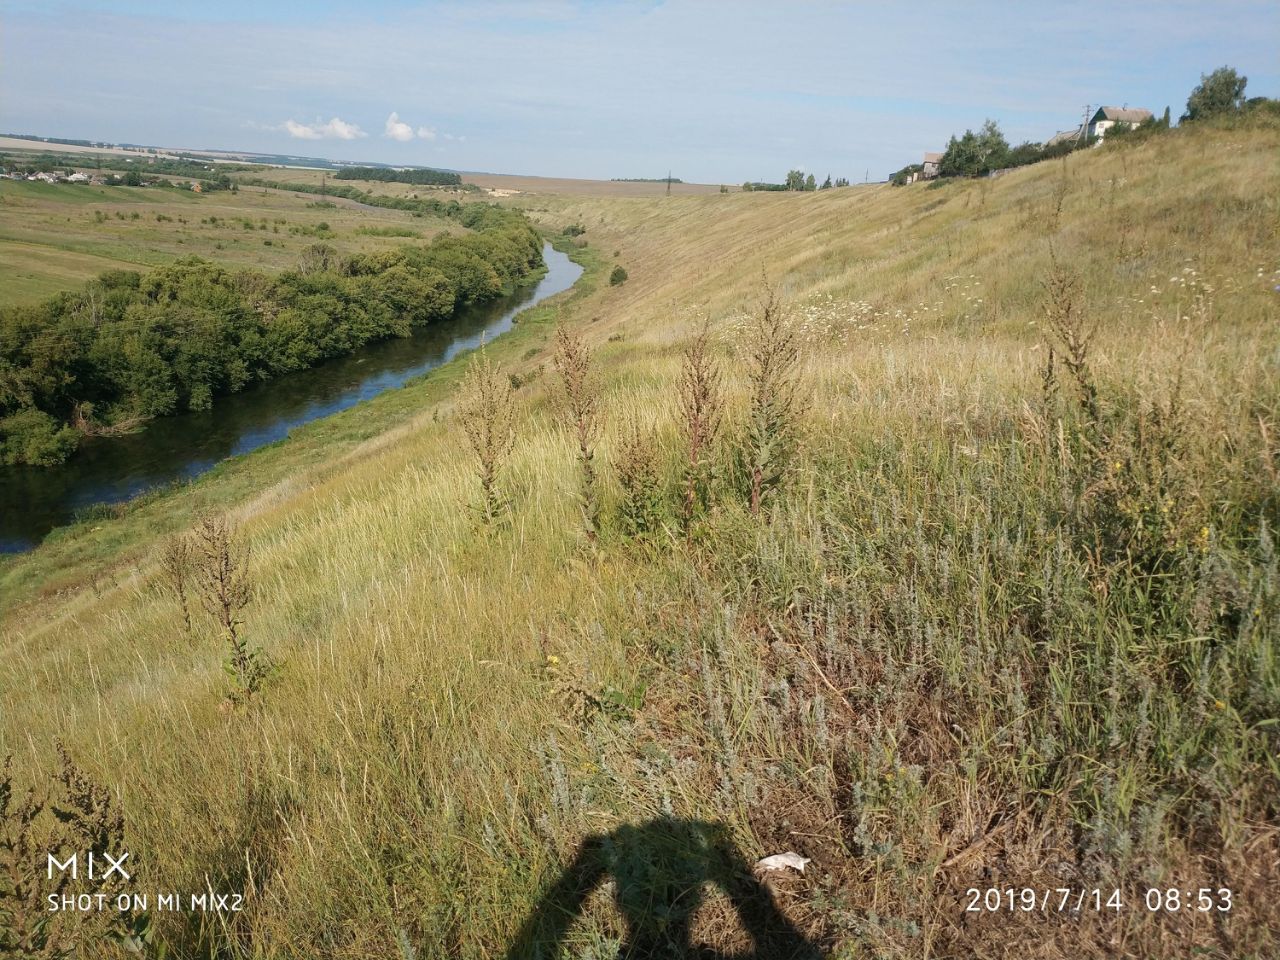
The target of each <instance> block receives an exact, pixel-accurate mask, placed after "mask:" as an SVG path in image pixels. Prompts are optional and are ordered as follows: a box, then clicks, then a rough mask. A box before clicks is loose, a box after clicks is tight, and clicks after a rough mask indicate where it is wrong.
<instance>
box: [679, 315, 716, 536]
mask: <svg viewBox="0 0 1280 960" xmlns="http://www.w3.org/2000/svg"><path fill="white" fill-rule="evenodd" d="M677 392H678V396H679V404H680V415H681V418H682V419H683V427H684V435H685V450H686V452H687V458H688V459H687V461H686V463H685V473H684V504H683V512H682V517H683V520H684V529H685V536H686V538H689V537H692V535H693V522H694V519H695V518H696V517H697V515H698V512H699V510H700V509H703V508H705V506H706V502H707V498H708V496H709V488H710V485H711V447H712V444H714V443H715V439H716V436H717V435H718V433H719V431H720V424H721V413H722V410H723V397H722V396H721V390H720V370H719V368H718V367H717V366H716V362H715V360H713V359H712V357H711V333H710V329H709V327H708V326H707V325H706V324H704V325H703V326H702V328H701V329H700V330H699V331H698V333H697V335H696V336H695V337H694V338H693V341H692V342H691V343H690V344H689V346H688V347H686V348H685V351H684V366H683V368H682V369H681V371H680V380H679V383H678V384H677Z"/></svg>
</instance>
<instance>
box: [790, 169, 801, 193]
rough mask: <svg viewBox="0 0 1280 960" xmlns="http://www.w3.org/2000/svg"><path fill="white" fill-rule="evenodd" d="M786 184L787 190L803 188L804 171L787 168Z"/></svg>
mask: <svg viewBox="0 0 1280 960" xmlns="http://www.w3.org/2000/svg"><path fill="white" fill-rule="evenodd" d="M786 184H787V189H788V190H803V189H804V171H803V170H788V171H787V180H786Z"/></svg>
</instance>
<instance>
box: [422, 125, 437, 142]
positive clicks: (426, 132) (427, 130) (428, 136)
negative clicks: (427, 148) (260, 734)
mask: <svg viewBox="0 0 1280 960" xmlns="http://www.w3.org/2000/svg"><path fill="white" fill-rule="evenodd" d="M418 136H419V137H421V138H422V139H423V140H434V139H435V138H436V132H435V130H433V129H432V128H431V127H419V128H418Z"/></svg>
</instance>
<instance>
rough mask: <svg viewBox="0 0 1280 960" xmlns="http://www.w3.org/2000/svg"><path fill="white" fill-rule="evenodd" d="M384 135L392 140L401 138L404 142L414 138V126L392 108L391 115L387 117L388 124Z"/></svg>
mask: <svg viewBox="0 0 1280 960" xmlns="http://www.w3.org/2000/svg"><path fill="white" fill-rule="evenodd" d="M383 136H387V137H390V138H391V139H392V140H399V141H400V142H401V143H404V142H406V141H408V140H412V139H413V127H411V126H409V125H408V124H407V123H405V122H404V121H403V120H401V119H400V115H399V114H398V113H396V112H395V111H394V110H392V111H391V116H389V117H387V126H386V129H385V131H384V132H383Z"/></svg>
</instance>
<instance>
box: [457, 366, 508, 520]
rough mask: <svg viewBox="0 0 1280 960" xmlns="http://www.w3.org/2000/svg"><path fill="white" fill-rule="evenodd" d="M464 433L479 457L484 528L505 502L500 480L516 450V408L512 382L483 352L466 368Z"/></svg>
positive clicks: (462, 407)
mask: <svg viewBox="0 0 1280 960" xmlns="http://www.w3.org/2000/svg"><path fill="white" fill-rule="evenodd" d="M458 417H459V419H460V420H461V421H462V430H463V432H464V433H465V434H466V435H467V442H468V443H469V444H470V446H471V450H472V452H473V453H474V454H475V457H476V475H477V477H478V479H479V481H480V505H479V511H478V512H479V515H480V520H481V522H482V523H484V524H485V525H488V524H491V523H493V522H494V521H496V520H498V519H499V518H500V517H501V516H502V514H503V511H504V510H505V509H506V501H505V500H504V499H503V497H502V495H501V492H500V491H499V489H498V477H499V475H500V473H501V472H502V468H503V466H504V465H505V464H506V460H507V457H509V456H510V455H511V450H512V448H513V447H514V446H515V406H514V404H513V402H512V399H511V382H510V380H508V379H507V378H506V377H504V376H502V371H501V369H500V368H499V367H497V366H495V365H494V364H492V363H490V362H489V356H488V354H486V353H485V352H484V351H483V350H481V351H480V355H479V356H478V357H477V358H476V359H475V360H473V361H472V363H471V366H470V367H468V368H467V374H466V377H465V379H464V380H463V382H462V396H461V398H460V399H459V401H458Z"/></svg>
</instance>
